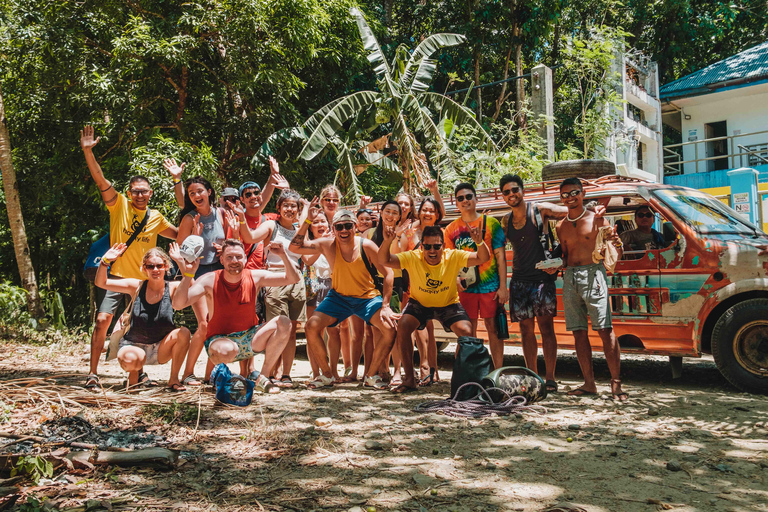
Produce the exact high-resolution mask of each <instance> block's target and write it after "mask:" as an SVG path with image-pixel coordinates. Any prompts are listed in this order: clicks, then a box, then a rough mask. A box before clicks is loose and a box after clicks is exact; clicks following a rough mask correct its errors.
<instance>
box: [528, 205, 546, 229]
mask: <svg viewBox="0 0 768 512" xmlns="http://www.w3.org/2000/svg"><path fill="white" fill-rule="evenodd" d="M531 209H533V220H534V222H535V223H536V229H538V230H539V236H541V235H542V234H543V233H545V232H546V231H549V229H548V228H549V222H547V223H546V225H545V223H544V219H543V218H542V216H541V212H540V211H539V207H538V206H536V205H535V204H532V205H531Z"/></svg>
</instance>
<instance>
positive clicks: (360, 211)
mask: <svg viewBox="0 0 768 512" xmlns="http://www.w3.org/2000/svg"><path fill="white" fill-rule="evenodd" d="M361 213H373V210H370V209H368V208H360V209H359V210H357V214H358V215H360V214H361Z"/></svg>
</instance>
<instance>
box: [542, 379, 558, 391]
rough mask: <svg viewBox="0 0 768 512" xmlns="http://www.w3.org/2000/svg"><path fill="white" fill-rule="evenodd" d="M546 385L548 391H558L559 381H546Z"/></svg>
mask: <svg viewBox="0 0 768 512" xmlns="http://www.w3.org/2000/svg"><path fill="white" fill-rule="evenodd" d="M544 385H545V386H546V388H547V393H557V382H555V381H553V380H548V381H547V382H545V383H544Z"/></svg>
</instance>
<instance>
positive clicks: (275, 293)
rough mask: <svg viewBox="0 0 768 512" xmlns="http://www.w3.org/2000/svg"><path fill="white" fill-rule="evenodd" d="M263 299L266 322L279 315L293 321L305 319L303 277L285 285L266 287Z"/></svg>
mask: <svg viewBox="0 0 768 512" xmlns="http://www.w3.org/2000/svg"><path fill="white" fill-rule="evenodd" d="M264 301H265V303H266V305H267V322H269V321H270V320H272V319H273V318H275V317H276V316H280V315H285V316H287V317H288V318H290V319H291V320H293V321H294V322H305V321H306V320H307V308H306V303H307V288H306V285H305V284H304V280H303V279H300V280H299V282H298V283H294V284H289V285H287V286H274V287H272V288H267V289H266V297H265V299H264Z"/></svg>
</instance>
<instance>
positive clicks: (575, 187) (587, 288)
mask: <svg viewBox="0 0 768 512" xmlns="http://www.w3.org/2000/svg"><path fill="white" fill-rule="evenodd" d="M560 197H561V198H562V201H563V204H564V205H565V206H566V207H567V208H568V215H567V216H566V218H565V219H563V220H561V221H560V222H559V223H558V224H557V236H558V238H559V239H560V244H561V245H562V247H563V261H564V264H565V267H566V268H565V275H564V277H563V309H564V311H565V328H566V330H568V331H571V332H573V337H574V340H575V343H576V357H577V358H578V360H579V366H580V367H581V373H582V374H583V375H584V385H583V386H581V387H580V388H577V389H574V390H572V391H569V392H568V394H569V395H571V396H584V395H596V394H597V386H596V385H595V374H594V369H593V367H592V347H591V346H590V344H589V337H588V336H587V327H588V324H587V314H588V313H589V317H590V319H591V320H592V329H593V330H595V331H597V333H598V334H599V335H600V339H601V340H602V341H603V352H604V353H605V360H606V362H607V363H608V369H609V371H610V372H611V394H612V395H613V399H614V400H617V401H624V400H627V398H629V396H628V395H627V394H626V393H624V392H623V391H622V390H621V379H620V369H621V351H620V349H619V344H618V342H617V341H616V335H615V334H614V333H613V328H612V324H611V303H610V300H609V297H608V278H607V275H606V272H605V266H603V264H602V263H594V262H593V261H592V251H593V250H594V248H595V241H596V239H597V234H598V232H599V229H600V227H603V226H610V223H609V222H608V221H607V220H606V219H604V218H602V217H597V216H595V214H594V213H593V212H590V211H589V210H587V209H586V208H585V207H584V188H583V186H582V184H581V180H579V179H578V178H568V179H566V180H564V181H563V183H561V184H560ZM606 240H607V242H608V243H613V244H614V245H615V246H616V248H617V249H618V252H619V258H621V253H622V245H621V241H620V240H619V238H618V236H616V231H615V229H613V230H611V234H610V235H609V236H608V237H606Z"/></svg>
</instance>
